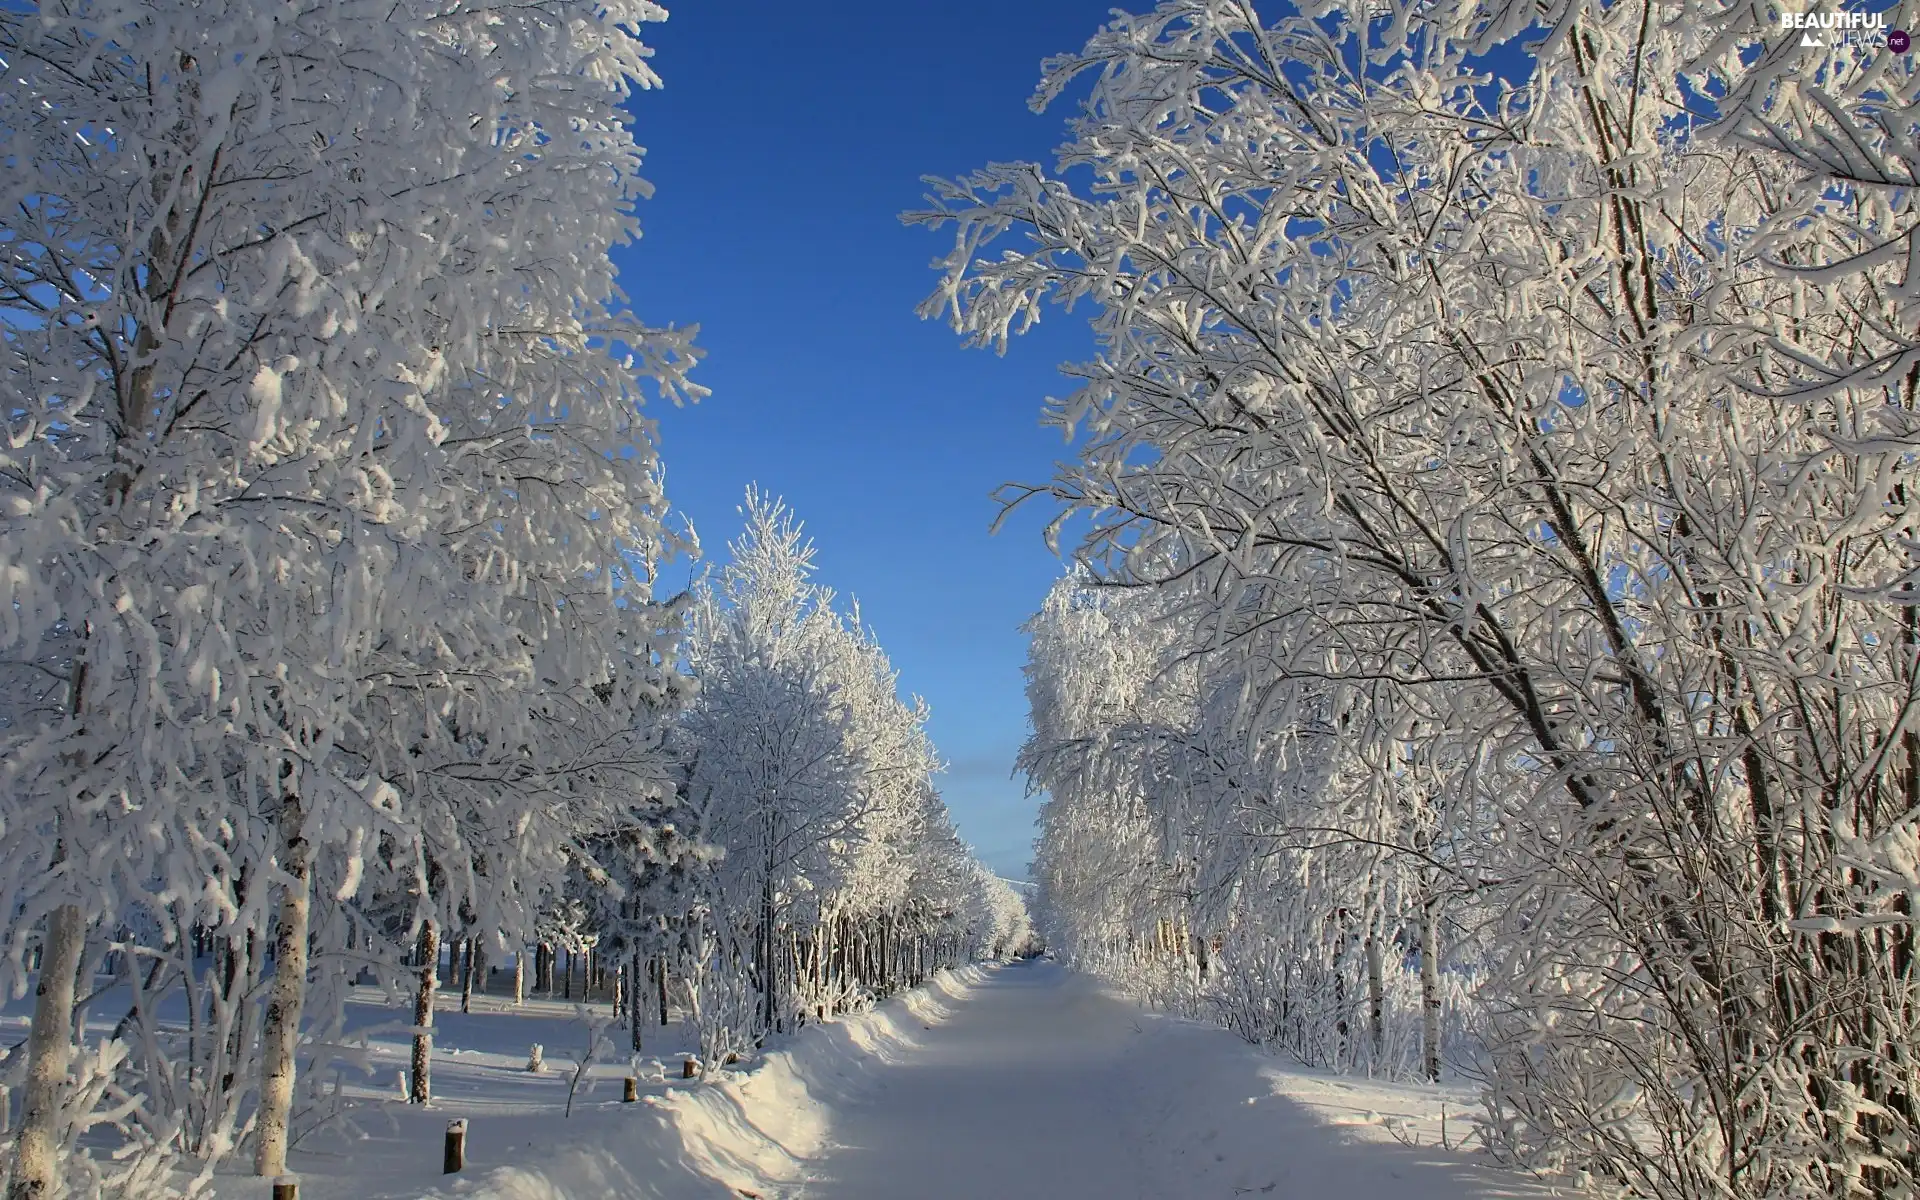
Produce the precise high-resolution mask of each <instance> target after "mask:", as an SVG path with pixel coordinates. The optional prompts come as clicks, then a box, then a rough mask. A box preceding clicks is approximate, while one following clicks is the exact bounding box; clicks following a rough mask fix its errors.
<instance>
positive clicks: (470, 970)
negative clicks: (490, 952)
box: [460, 938, 487, 1012]
mask: <svg viewBox="0 0 1920 1200" xmlns="http://www.w3.org/2000/svg"><path fill="white" fill-rule="evenodd" d="M486 971H487V951H486V948H485V947H483V946H482V945H481V944H480V939H479V938H468V939H467V967H466V970H465V971H464V972H463V973H462V974H461V976H460V1011H461V1012H472V1011H473V989H474V988H476V987H477V988H479V989H480V994H481V995H483V996H484V995H486V992H487V975H486Z"/></svg>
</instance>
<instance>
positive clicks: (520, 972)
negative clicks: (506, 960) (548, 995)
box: [513, 946, 527, 1008]
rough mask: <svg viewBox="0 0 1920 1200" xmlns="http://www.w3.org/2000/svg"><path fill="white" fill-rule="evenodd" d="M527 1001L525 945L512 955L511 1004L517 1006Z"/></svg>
mask: <svg viewBox="0 0 1920 1200" xmlns="http://www.w3.org/2000/svg"><path fill="white" fill-rule="evenodd" d="M526 1002H527V948H526V947H525V946H522V947H520V949H519V950H518V951H517V952H516V953H515V954H514V956H513V1006H514V1007H515V1008H519V1007H520V1006H521V1005H522V1004H525V1003H526Z"/></svg>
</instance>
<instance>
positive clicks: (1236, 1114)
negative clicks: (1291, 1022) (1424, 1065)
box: [800, 963, 1548, 1200]
mask: <svg viewBox="0 0 1920 1200" xmlns="http://www.w3.org/2000/svg"><path fill="white" fill-rule="evenodd" d="M916 1037H917V1041H918V1042H919V1045H918V1047H917V1049H916V1050H914V1051H913V1052H912V1053H910V1054H908V1055H905V1056H903V1057H901V1058H899V1059H896V1060H895V1061H892V1062H890V1063H888V1064H886V1065H884V1066H880V1067H876V1068H875V1074H874V1075H873V1077H872V1078H871V1080H870V1083H871V1085H872V1086H871V1087H870V1088H868V1089H863V1090H864V1091H865V1092H866V1094H865V1095H863V1096H861V1097H859V1098H858V1099H856V1100H853V1101H852V1102H851V1103H845V1104H843V1105H841V1106H836V1111H835V1112H834V1114H833V1117H832V1123H831V1133H830V1138H831V1141H832V1143H833V1146H832V1148H831V1149H830V1150H828V1151H827V1152H826V1153H825V1154H823V1155H821V1156H820V1157H818V1158H816V1159H814V1161H813V1162H811V1163H809V1164H808V1167H809V1169H808V1171H807V1176H808V1180H809V1181H808V1183H807V1184H806V1185H805V1186H804V1188H803V1189H802V1190H801V1192H800V1194H801V1195H802V1196H805V1197H808V1198H809V1200H816V1198H817V1200H897V1198H899V1197H904V1196H914V1197H918V1198H921V1200H976V1198H979V1197H988V1196H991V1197H996V1198H1006V1200H1019V1198H1021V1197H1034V1198H1035V1200H1039V1198H1041V1197H1045V1198H1046V1200H1081V1198H1084V1200H1133V1198H1136V1197H1138V1198H1140V1200H1165V1198H1171V1197H1180V1198H1183V1200H1184V1198H1188V1197H1191V1198H1194V1200H1202V1198H1209V1197H1215V1196H1218V1197H1223V1198H1228V1197H1234V1196H1249V1195H1251V1196H1272V1197H1275V1198H1276V1200H1282V1198H1301V1200H1307V1198H1318V1197H1328V1198H1332V1200H1385V1198H1388V1197H1392V1198H1395V1200H1466V1198H1468V1197H1494V1196H1530V1195H1546V1194H1548V1193H1547V1192H1546V1191H1545V1190H1544V1189H1537V1188H1535V1187H1533V1186H1532V1185H1531V1184H1530V1183H1529V1182H1527V1181H1524V1180H1521V1179H1518V1178H1516V1177H1514V1176H1511V1175H1508V1174H1506V1173H1505V1172H1498V1171H1492V1170H1487V1169H1485V1168H1480V1167H1477V1166H1476V1165H1475V1164H1474V1163H1473V1162H1472V1161H1471V1159H1470V1158H1469V1157H1467V1156H1463V1155H1461V1154H1459V1153H1457V1152H1450V1151H1446V1150H1443V1149H1442V1148H1440V1147H1439V1146H1436V1145H1433V1144H1432V1142H1433V1141H1434V1140H1437V1138H1436V1136H1435V1133H1436V1130H1437V1126H1435V1125H1434V1123H1433V1122H1432V1121H1430V1120H1426V1119H1425V1118H1427V1117H1429V1116H1431V1114H1430V1113H1426V1112H1424V1111H1421V1109H1422V1106H1423V1102H1424V1101H1426V1100H1428V1099H1429V1094H1427V1093H1422V1092H1420V1091H1418V1090H1414V1089H1401V1088H1393V1087H1389V1086H1384V1085H1371V1084H1367V1083H1364V1082H1360V1083H1356V1082H1352V1081H1345V1080H1337V1079H1332V1078H1322V1077H1319V1076H1314V1075H1302V1074H1300V1073H1297V1072H1289V1071H1285V1070H1282V1069H1280V1068H1279V1067H1278V1065H1277V1064H1275V1063H1273V1062H1272V1061H1271V1060H1267V1059H1263V1058H1261V1057H1260V1056H1259V1055H1257V1054H1255V1053H1253V1052H1252V1051H1251V1050H1250V1049H1249V1048H1247V1047H1246V1046H1244V1045H1242V1044H1241V1043H1239V1042H1238V1041H1236V1040H1235V1039H1234V1038H1232V1037H1231V1036H1230V1035H1228V1034H1225V1033H1223V1032H1221V1031H1219V1030H1214V1029H1205V1028H1201V1027H1198V1026H1194V1025H1189V1024H1186V1023H1183V1022H1175V1021H1168V1020H1165V1019H1162V1018H1157V1017H1153V1016H1150V1015H1147V1014H1143V1013H1141V1012H1140V1011H1139V1010H1138V1009H1136V1008H1133V1007H1132V1006H1130V1005H1127V1004H1125V1003H1123V1002H1122V1001H1120V1000H1117V999H1115V998H1113V997H1110V996H1108V995H1105V994H1103V993H1102V992H1100V991H1099V990H1098V989H1097V988H1096V987H1095V986H1094V985H1092V984H1091V983H1089V982H1088V981H1086V980H1083V979H1080V978H1078V977H1075V976H1073V975H1071V974H1069V973H1068V972H1065V971H1063V970H1061V969H1059V968H1057V967H1054V966H1052V965H1049V964H1045V963H1034V964H1021V965H1014V966H1009V967H1005V968H1002V969H1000V970H998V971H995V972H992V973H991V974H990V975H988V977H987V978H986V979H985V980H984V981H983V982H981V983H979V984H977V985H976V986H974V988H973V989H972V990H971V992H970V994H968V995H967V997H966V998H965V999H964V1000H961V1001H960V1002H959V1003H958V1004H956V1005H955V1006H954V1008H953V1011H952V1013H951V1015H950V1016H949V1017H948V1019H946V1020H944V1021H942V1022H939V1023H938V1024H935V1025H932V1026H929V1027H927V1028H926V1029H925V1030H924V1031H923V1032H919V1033H918V1034H917V1035H916ZM1396 1106H1397V1107H1398V1108H1400V1109H1401V1110H1402V1111H1400V1112H1398V1113H1396V1112H1394V1111H1393V1109H1394V1107H1396ZM1428 1106H1429V1107H1431V1105H1428ZM1396 1118H1398V1119H1403V1120H1405V1121H1406V1122H1408V1123H1407V1124H1405V1125H1403V1126H1402V1130H1403V1137H1405V1138H1406V1139H1407V1140H1409V1141H1410V1140H1412V1139H1413V1138H1414V1137H1417V1136H1418V1132H1417V1131H1419V1130H1421V1129H1426V1130H1427V1135H1428V1136H1427V1139H1426V1140H1427V1141H1428V1144H1427V1145H1426V1146H1425V1147H1424V1148H1423V1147H1420V1146H1415V1145H1409V1144H1405V1143H1404V1142H1403V1141H1401V1140H1396V1139H1394V1138H1392V1137H1387V1136H1383V1135H1382V1122H1383V1120H1394V1119H1396ZM1409 1131H1414V1132H1409ZM1453 1132H1454V1133H1455V1134H1458V1133H1460V1132H1462V1129H1461V1128H1460V1127H1459V1126H1458V1125H1456V1127H1455V1128H1454V1131H1453Z"/></svg>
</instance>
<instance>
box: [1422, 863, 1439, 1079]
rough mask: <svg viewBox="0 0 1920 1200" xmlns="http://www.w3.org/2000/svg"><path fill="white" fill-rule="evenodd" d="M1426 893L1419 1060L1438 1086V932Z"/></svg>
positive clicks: (1435, 900)
mask: <svg viewBox="0 0 1920 1200" xmlns="http://www.w3.org/2000/svg"><path fill="white" fill-rule="evenodd" d="M1439 906H1440V903H1439V900H1438V898H1437V897H1435V896H1434V895H1433V894H1432V893H1431V892H1429V893H1428V894H1427V896H1426V898H1425V900H1424V901H1423V902H1422V903H1421V905H1420V1058H1421V1068H1422V1070H1423V1071H1424V1073H1425V1075H1426V1077H1427V1079H1428V1080H1430V1081H1431V1082H1433V1083H1438V1082H1440V932H1439V924H1440V921H1439V917H1438V915H1437V913H1436V912H1435V910H1436V909H1437V908H1439Z"/></svg>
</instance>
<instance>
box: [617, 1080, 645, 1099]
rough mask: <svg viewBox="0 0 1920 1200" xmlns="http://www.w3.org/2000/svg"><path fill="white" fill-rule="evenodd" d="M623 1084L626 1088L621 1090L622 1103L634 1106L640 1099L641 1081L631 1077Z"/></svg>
mask: <svg viewBox="0 0 1920 1200" xmlns="http://www.w3.org/2000/svg"><path fill="white" fill-rule="evenodd" d="M622 1082H623V1083H624V1084H625V1086H624V1087H623V1088H622V1089H621V1094H620V1100H621V1102H622V1103H625V1104H632V1103H633V1102H634V1101H635V1100H638V1099H639V1098H640V1081H639V1080H638V1079H635V1078H634V1077H633V1076H631V1075H629V1076H627V1077H626V1079H625V1080H623V1081H622Z"/></svg>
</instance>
